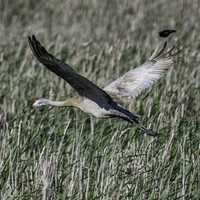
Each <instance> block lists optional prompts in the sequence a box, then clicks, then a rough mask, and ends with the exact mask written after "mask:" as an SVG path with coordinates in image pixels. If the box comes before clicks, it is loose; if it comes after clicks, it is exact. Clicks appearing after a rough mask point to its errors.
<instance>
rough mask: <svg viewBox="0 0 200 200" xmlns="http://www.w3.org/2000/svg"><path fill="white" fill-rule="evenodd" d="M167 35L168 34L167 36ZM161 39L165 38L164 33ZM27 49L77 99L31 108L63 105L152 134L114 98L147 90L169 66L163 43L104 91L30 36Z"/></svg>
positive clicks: (168, 53)
mask: <svg viewBox="0 0 200 200" xmlns="http://www.w3.org/2000/svg"><path fill="white" fill-rule="evenodd" d="M169 34H170V32H169V33H168V35H169ZM163 37H166V33H165V34H164V36H163ZM28 41H29V45H30V48H31V50H32V52H33V54H34V55H35V57H36V58H37V59H38V61H39V62H40V63H42V64H43V65H44V66H46V67H47V68H48V69H49V70H50V71H52V72H54V73H55V74H57V75H58V76H60V77H61V78H63V79H64V80H65V81H67V82H68V83H69V84H70V85H71V87H73V88H74V89H75V90H76V91H77V92H78V94H79V97H73V98H68V99H67V100H65V101H52V100H49V99H45V98H40V99H38V100H36V101H35V103H34V104H33V106H35V107H40V106H44V105H50V106H67V107H76V108H79V109H80V110H82V111H83V112H85V113H88V114H91V115H93V116H95V117H96V118H121V119H123V120H126V121H128V122H130V123H135V124H137V126H138V127H139V128H140V129H141V130H142V131H143V132H145V133H146V134H148V135H155V133H154V132H153V131H152V130H151V129H147V128H145V127H144V126H143V125H141V123H140V121H139V116H138V115H137V114H135V113H133V112H130V111H129V110H127V109H126V108H124V107H122V106H121V105H120V104H119V103H118V101H115V100H114V99H121V98H125V99H126V98H127V99H129V100H130V99H132V98H135V97H136V96H137V95H139V94H140V93H141V92H142V91H143V90H144V89H146V88H148V87H150V86H151V85H152V84H153V82H155V81H156V80H158V79H159V78H160V77H161V76H162V74H163V73H164V72H165V71H166V70H168V69H169V68H170V67H172V66H173V59H172V57H173V55H172V54H171V52H172V49H170V50H169V51H165V50H166V45H167V43H166V42H165V43H164V46H162V48H160V47H159V48H157V49H156V50H155V51H154V53H153V54H152V56H151V57H150V58H149V59H148V61H147V62H145V63H144V64H143V65H141V66H140V67H137V68H135V69H133V70H130V71H129V72H127V73H126V74H124V75H123V76H122V77H120V78H118V79H117V80H115V81H113V82H112V83H110V84H109V85H108V86H106V87H105V88H104V89H101V88H99V87H98V86H97V85H95V84H94V83H93V82H91V81H89V80H88V79H86V78H85V77H83V76H81V75H80V74H77V73H76V72H75V71H74V69H73V68H72V67H71V66H69V65H68V64H66V63H64V62H62V61H61V60H59V59H57V58H56V57H54V56H53V55H52V54H50V53H48V51H47V50H46V49H45V48H44V47H43V46H42V45H41V44H40V42H39V41H38V40H37V39H36V37H35V36H34V35H33V36H32V37H28Z"/></svg>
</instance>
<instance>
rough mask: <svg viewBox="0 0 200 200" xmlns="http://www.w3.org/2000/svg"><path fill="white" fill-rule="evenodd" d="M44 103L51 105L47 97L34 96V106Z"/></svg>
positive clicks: (44, 104) (43, 104)
mask: <svg viewBox="0 0 200 200" xmlns="http://www.w3.org/2000/svg"><path fill="white" fill-rule="evenodd" d="M46 105H51V103H50V101H49V100H48V99H45V98H35V101H34V103H33V106H34V107H41V106H46Z"/></svg>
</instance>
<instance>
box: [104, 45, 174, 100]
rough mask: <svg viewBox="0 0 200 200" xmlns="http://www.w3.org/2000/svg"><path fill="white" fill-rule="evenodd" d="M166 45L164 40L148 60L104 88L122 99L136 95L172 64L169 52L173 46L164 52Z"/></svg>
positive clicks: (149, 85)
mask: <svg viewBox="0 0 200 200" xmlns="http://www.w3.org/2000/svg"><path fill="white" fill-rule="evenodd" d="M166 46H167V43H166V42H165V43H164V44H163V45H162V47H160V46H159V47H158V48H157V49H156V50H155V51H154V52H153V54H152V56H151V57H150V58H149V60H148V61H146V62H145V63H144V64H142V65H141V66H139V67H137V68H135V69H132V70H130V71H128V72H127V73H125V74H124V75H123V76H121V77H120V78H118V79H117V80H115V81H113V82H111V83H110V84H109V85H107V86H106V87H104V90H105V91H106V92H107V93H108V94H110V95H111V96H112V97H113V98H116V99H120V100H122V101H123V100H130V99H134V98H135V97H137V96H138V95H139V94H140V93H141V92H142V91H143V90H145V89H147V88H149V87H151V86H152V85H153V83H154V82H155V81H157V80H158V79H160V78H161V77H162V75H163V74H164V73H165V71H167V70H168V69H170V68H171V67H172V66H173V55H172V54H170V53H171V51H172V50H173V48H172V49H170V50H169V51H167V52H166V51H165V50H166Z"/></svg>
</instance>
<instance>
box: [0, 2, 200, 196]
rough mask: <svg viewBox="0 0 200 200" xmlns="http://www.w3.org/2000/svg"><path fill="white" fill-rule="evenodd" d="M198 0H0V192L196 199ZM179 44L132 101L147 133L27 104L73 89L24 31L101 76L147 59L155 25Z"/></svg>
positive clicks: (199, 178)
mask: <svg viewBox="0 0 200 200" xmlns="http://www.w3.org/2000/svg"><path fill="white" fill-rule="evenodd" d="M198 6H199V3H198V1H186V0H183V1H171V2H170V3H169V1H167V0H162V1H140V0H135V1H133V2H132V1H123V2H121V1H118V0H117V1H114V0H113V1H96V0H86V1H78V0H76V1H62V0H59V1H48V3H47V2H46V1H43V0H41V1H39V2H37V3H33V2H32V1H22V0H18V1H15V2H11V1H10V0H1V1H0V9H1V12H0V38H1V39H0V199H20V200H21V199H106V200H108V199H199V196H200V189H199V188H200V164H199V163H200V157H199V155H200V148H199V143H200V133H199V130H200V117H199V112H200V103H199V102H200V64H199V63H200V54H199V49H200V46H199V41H200V40H199V33H200V26H199V18H198V17H199V14H200V13H199V12H200V11H199V10H200V9H199V7H198ZM168 27H172V28H176V29H177V36H176V37H177V38H178V41H179V42H178V45H179V46H181V47H184V48H183V51H182V52H181V53H180V54H179V55H178V56H177V58H175V59H176V64H175V66H174V68H173V69H171V70H170V71H169V72H168V73H167V75H166V76H165V77H164V78H162V79H161V80H160V81H159V82H158V83H157V84H156V85H155V86H153V88H152V89H151V90H147V91H146V92H144V93H143V94H142V95H141V96H140V97H139V98H137V101H136V102H134V104H133V107H132V110H134V111H135V112H137V113H139V114H140V115H141V116H142V120H143V122H144V124H145V125H146V126H149V127H152V128H153V129H154V130H156V131H157V132H158V133H159V137H156V138H153V137H148V136H146V135H143V134H141V132H140V131H139V130H137V129H136V127H130V125H128V124H127V123H126V122H122V121H119V120H94V119H91V118H90V117H89V116H87V115H86V114H84V113H82V112H80V111H78V110H76V109H66V108H43V109H34V108H33V107H32V103H33V100H32V98H33V97H34V96H37V97H41V96H44V97H49V98H52V99H64V98H66V97H67V96H71V95H74V94H73V93H74V91H73V90H72V89H71V88H70V87H69V85H67V84H66V83H65V82H64V81H63V80H61V79H59V78H57V77H56V76H55V75H54V74H52V73H50V72H49V71H47V69H45V68H44V67H42V66H41V65H40V64H39V63H38V62H37V61H36V59H35V58H34V57H33V56H32V54H31V51H30V49H29V47H28V43H27V39H26V37H27V35H29V34H33V33H34V34H36V35H37V37H38V38H39V39H40V40H41V41H42V42H43V43H44V44H45V46H47V48H48V49H50V51H51V52H52V53H53V54H55V55H57V56H58V57H59V58H62V59H63V60H65V61H66V62H68V63H70V64H72V65H73V66H74V68H75V69H76V70H77V71H79V72H80V73H81V74H83V75H84V76H86V77H88V78H89V79H90V80H92V81H94V82H96V83H98V85H100V86H104V85H106V84H107V83H109V82H110V81H112V80H113V79H115V78H117V77H119V76H120V75H121V74H123V73H124V72H126V71H128V70H129V69H130V68H133V67H134V66H137V65H139V64H141V63H142V62H144V61H145V60H146V59H147V58H148V56H150V54H151V52H152V50H153V49H154V48H155V47H156V44H157V42H158V36H157V32H158V31H159V30H161V29H163V28H168Z"/></svg>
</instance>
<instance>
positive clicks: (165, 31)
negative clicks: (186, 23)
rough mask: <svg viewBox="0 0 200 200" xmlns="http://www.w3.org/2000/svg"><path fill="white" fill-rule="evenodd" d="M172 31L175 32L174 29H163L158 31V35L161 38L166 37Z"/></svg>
mask: <svg viewBox="0 0 200 200" xmlns="http://www.w3.org/2000/svg"><path fill="white" fill-rule="evenodd" d="M172 33H176V30H175V29H165V30H162V31H160V32H159V36H160V37H162V38H166V37H168V36H169V35H171V34H172Z"/></svg>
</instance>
